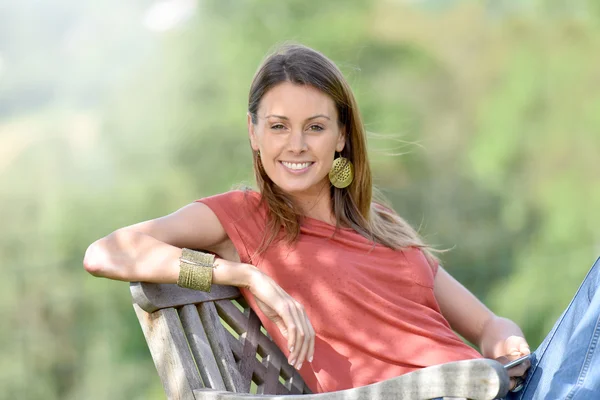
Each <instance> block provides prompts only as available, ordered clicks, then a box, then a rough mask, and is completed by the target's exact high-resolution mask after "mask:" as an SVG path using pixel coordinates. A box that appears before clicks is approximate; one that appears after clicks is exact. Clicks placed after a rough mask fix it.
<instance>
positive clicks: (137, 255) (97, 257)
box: [83, 203, 255, 286]
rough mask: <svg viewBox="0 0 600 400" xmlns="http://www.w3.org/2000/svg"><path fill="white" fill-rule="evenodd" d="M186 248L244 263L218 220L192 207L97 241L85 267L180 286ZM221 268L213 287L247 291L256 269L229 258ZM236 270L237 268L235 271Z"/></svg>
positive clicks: (219, 262) (202, 208)
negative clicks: (181, 266) (231, 287)
mask: <svg viewBox="0 0 600 400" xmlns="http://www.w3.org/2000/svg"><path fill="white" fill-rule="evenodd" d="M183 247H186V248H191V249H203V250H208V251H212V252H214V253H216V254H218V255H220V256H222V257H224V258H227V259H228V260H230V261H239V257H238V255H237V252H235V249H234V248H233V246H232V245H231V242H230V241H229V240H228V237H227V234H226V232H225V229H224V228H223V226H222V225H221V223H220V222H219V220H218V218H217V216H216V215H215V214H214V213H213V212H212V210H211V209H210V208H209V207H208V206H206V205H205V204H202V203H192V204H190V205H187V206H185V207H183V208H181V209H180V210H178V211H176V212H174V213H172V214H170V215H167V216H165V217H161V218H157V219H154V220H150V221H146V222H141V223H139V224H135V225H132V226H128V227H125V228H121V229H118V230H116V231H115V232H113V233H111V234H110V235H108V236H106V237H104V238H102V239H100V240H97V241H96V242H94V243H92V244H91V245H90V246H89V247H88V249H87V251H86V254H85V257H84V260H83V264H84V267H85V269H86V270H87V271H88V272H89V273H90V274H92V275H94V276H98V277H104V278H109V279H116V280H122V281H142V282H154V283H176V282H177V278H178V276H179V257H180V256H181V248H183ZM215 264H216V265H217V268H216V269H215V271H214V274H213V275H214V276H213V282H214V283H217V284H226V285H234V286H247V285H248V283H249V279H250V273H251V272H253V270H254V269H255V268H254V267H252V266H250V265H248V264H241V263H226V262H225V260H223V259H217V261H216V262H215ZM234 267H237V268H236V269H235V270H234V271H230V269H232V268H234ZM231 272H233V273H231Z"/></svg>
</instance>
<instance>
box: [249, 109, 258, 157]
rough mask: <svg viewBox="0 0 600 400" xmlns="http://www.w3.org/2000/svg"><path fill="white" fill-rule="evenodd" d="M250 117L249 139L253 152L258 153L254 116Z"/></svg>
mask: <svg viewBox="0 0 600 400" xmlns="http://www.w3.org/2000/svg"><path fill="white" fill-rule="evenodd" d="M247 115H248V137H249V138H250V147H252V150H254V151H258V149H259V147H258V140H257V139H256V132H255V131H254V124H253V123H252V115H250V113H248V114H247Z"/></svg>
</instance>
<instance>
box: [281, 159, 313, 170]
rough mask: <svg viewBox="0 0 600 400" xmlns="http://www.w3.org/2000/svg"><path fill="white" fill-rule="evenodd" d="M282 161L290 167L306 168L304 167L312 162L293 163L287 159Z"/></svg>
mask: <svg viewBox="0 0 600 400" xmlns="http://www.w3.org/2000/svg"><path fill="white" fill-rule="evenodd" d="M281 163H282V164H283V165H285V166H286V167H287V168H289V169H304V168H307V167H308V166H309V165H310V164H312V163H310V162H305V163H291V162H285V161H282V162H281Z"/></svg>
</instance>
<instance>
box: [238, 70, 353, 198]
mask: <svg viewBox="0 0 600 400" xmlns="http://www.w3.org/2000/svg"><path fill="white" fill-rule="evenodd" d="M248 132H249V134H250V143H251V146H252V149H254V150H255V151H256V150H258V151H260V160H261V162H262V165H263V166H264V168H265V171H266V173H267V175H268V176H269V178H271V180H272V181H273V182H274V183H275V184H276V185H277V186H279V187H280V188H281V189H282V190H284V191H285V192H287V193H289V194H292V195H315V194H318V193H319V192H320V191H321V190H322V189H323V187H324V185H327V187H328V186H329V180H328V173H329V170H330V169H331V165H332V163H333V159H334V156H335V152H336V151H338V152H340V151H342V149H343V148H344V139H345V135H344V132H343V129H342V127H340V126H339V125H338V116H337V111H336V108H335V104H334V102H333V100H332V99H331V98H330V97H329V96H328V95H326V94H324V93H323V92H321V91H320V90H318V89H315V88H313V87H312V86H308V85H297V84H293V83H291V82H284V83H281V84H279V85H277V86H275V87H273V88H272V89H271V90H269V91H268V92H267V93H266V94H265V95H264V96H263V98H262V100H261V102H260V105H259V108H258V111H257V123H256V125H254V124H252V120H251V118H250V116H248Z"/></svg>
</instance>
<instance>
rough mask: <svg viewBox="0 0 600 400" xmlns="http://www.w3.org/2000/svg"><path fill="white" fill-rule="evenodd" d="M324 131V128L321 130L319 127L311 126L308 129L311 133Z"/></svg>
mask: <svg viewBox="0 0 600 400" xmlns="http://www.w3.org/2000/svg"><path fill="white" fill-rule="evenodd" d="M324 129H325V128H323V127H322V126H321V125H311V126H309V127H308V130H310V131H313V132H321V131H322V130H324Z"/></svg>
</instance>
